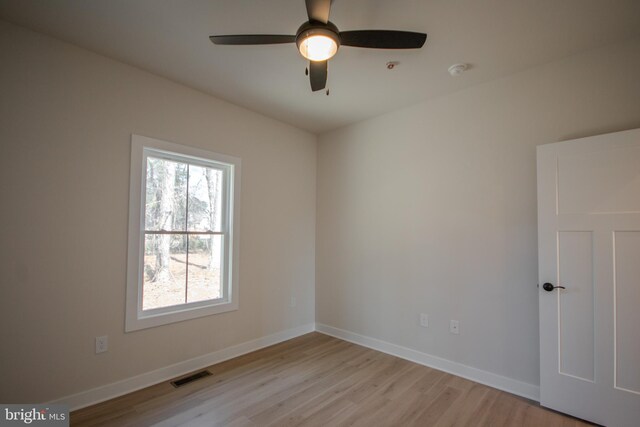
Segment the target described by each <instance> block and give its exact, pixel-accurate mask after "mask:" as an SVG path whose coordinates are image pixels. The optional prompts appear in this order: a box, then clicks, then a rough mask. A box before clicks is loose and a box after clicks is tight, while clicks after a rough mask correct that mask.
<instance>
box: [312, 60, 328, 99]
mask: <svg viewBox="0 0 640 427" xmlns="http://www.w3.org/2000/svg"><path fill="white" fill-rule="evenodd" d="M327 68H328V67H327V61H310V62H309V80H310V81H311V90H312V91H314V92H316V91H318V90H322V89H324V88H325V86H326V85H327Z"/></svg>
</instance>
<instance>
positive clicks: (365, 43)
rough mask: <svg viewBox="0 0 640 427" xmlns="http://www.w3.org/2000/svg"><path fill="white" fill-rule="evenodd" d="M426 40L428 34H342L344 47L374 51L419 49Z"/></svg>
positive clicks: (354, 32)
mask: <svg viewBox="0 0 640 427" xmlns="http://www.w3.org/2000/svg"><path fill="white" fill-rule="evenodd" d="M426 40H427V35H426V34H424V33H413V32H410V31H391V30H360V31H342V32H341V33H340V44H341V45H342V46H354V47H368V48H373V49H419V48H421V47H422V46H423V45H424V42H425V41H426Z"/></svg>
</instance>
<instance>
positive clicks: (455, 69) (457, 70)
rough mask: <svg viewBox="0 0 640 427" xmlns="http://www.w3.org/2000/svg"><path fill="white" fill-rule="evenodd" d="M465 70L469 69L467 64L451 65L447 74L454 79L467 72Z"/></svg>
mask: <svg viewBox="0 0 640 427" xmlns="http://www.w3.org/2000/svg"><path fill="white" fill-rule="evenodd" d="M467 68H469V67H468V66H467V64H453V65H452V66H451V67H449V74H451V75H452V76H454V77H455V76H459V75H460V74H462V73H464V72H465V71H467Z"/></svg>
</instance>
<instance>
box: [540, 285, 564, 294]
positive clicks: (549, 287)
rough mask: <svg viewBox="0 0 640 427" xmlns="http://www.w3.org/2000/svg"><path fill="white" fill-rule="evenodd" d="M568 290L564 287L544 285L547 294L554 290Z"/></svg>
mask: <svg viewBox="0 0 640 427" xmlns="http://www.w3.org/2000/svg"><path fill="white" fill-rule="evenodd" d="M556 288H558V289H567V288H565V287H564V286H553V285H552V284H551V283H545V284H544V285H542V289H544V290H545V291H547V292H551V291H552V290H554V289H556Z"/></svg>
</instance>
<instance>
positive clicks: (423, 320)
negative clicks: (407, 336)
mask: <svg viewBox="0 0 640 427" xmlns="http://www.w3.org/2000/svg"><path fill="white" fill-rule="evenodd" d="M420 326H422V327H423V328H428V327H429V316H428V315H427V314H426V313H420Z"/></svg>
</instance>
